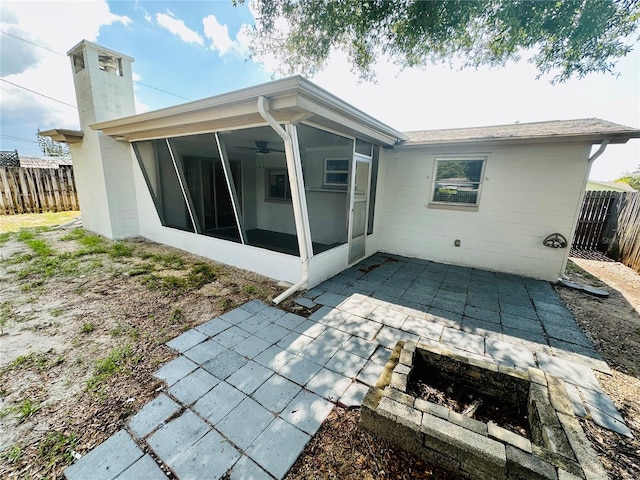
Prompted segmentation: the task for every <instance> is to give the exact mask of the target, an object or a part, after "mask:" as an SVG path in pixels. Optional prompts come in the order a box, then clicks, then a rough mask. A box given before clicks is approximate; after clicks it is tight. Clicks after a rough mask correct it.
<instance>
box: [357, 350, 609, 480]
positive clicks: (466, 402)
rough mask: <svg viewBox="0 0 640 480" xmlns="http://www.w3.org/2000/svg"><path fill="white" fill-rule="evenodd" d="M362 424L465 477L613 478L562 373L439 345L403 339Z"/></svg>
mask: <svg viewBox="0 0 640 480" xmlns="http://www.w3.org/2000/svg"><path fill="white" fill-rule="evenodd" d="M360 428H362V429H364V430H367V431H369V432H371V433H373V434H375V435H377V436H378V437H380V438H383V439H386V440H388V441H389V442H390V443H392V444H394V445H396V446H398V447H400V448H403V449H405V450H407V451H409V452H411V453H413V454H415V455H417V456H418V457H420V458H422V459H423V460H426V461H428V462H431V463H434V464H436V465H439V466H440V467H442V468H445V469H447V470H449V471H451V472H453V473H456V474H459V475H461V476H463V477H467V478H478V479H491V480H493V479H507V478H508V479H512V478H513V479H516V478H517V479H529V478H531V479H571V478H582V479H590V478H607V474H606V472H605V471H604V468H603V467H602V464H601V463H600V461H599V460H598V458H597V456H596V454H595V452H594V451H593V449H592V447H591V445H590V443H589V440H588V439H587V437H586V435H585V434H584V432H583V430H582V427H581V426H580V423H579V422H578V420H577V419H576V417H575V416H574V413H573V408H572V406H571V402H570V401H569V397H568V395H567V391H566V388H565V385H564V382H563V381H562V380H561V379H559V378H557V377H555V376H552V375H549V374H545V373H544V372H542V371H541V370H538V369H535V368H530V369H529V370H528V371H526V372H525V371H523V370H516V369H513V368H509V367H504V366H500V365H496V364H495V363H493V362H491V361H489V360H487V361H484V360H478V359H477V358H468V357H465V356H462V355H459V354H457V353H454V352H451V351H448V350H446V349H445V348H443V347H441V346H435V345H430V344H422V343H417V344H416V343H415V342H398V344H397V345H396V347H395V349H394V351H393V354H392V355H391V358H390V360H389V362H388V363H387V365H386V367H385V370H384V371H383V372H382V374H381V376H380V379H379V380H378V383H377V384H376V385H375V386H374V387H371V389H369V392H368V393H367V396H366V397H365V399H364V402H363V404H362V413H361V417H360Z"/></svg>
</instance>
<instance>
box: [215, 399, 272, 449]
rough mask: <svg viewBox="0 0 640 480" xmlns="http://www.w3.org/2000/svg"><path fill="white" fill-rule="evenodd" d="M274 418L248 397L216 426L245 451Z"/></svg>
mask: <svg viewBox="0 0 640 480" xmlns="http://www.w3.org/2000/svg"><path fill="white" fill-rule="evenodd" d="M274 418H275V416H274V415H273V414H272V413H271V412H269V411H268V410H267V409H266V408H264V407H263V406H262V405H260V404H259V403H257V402H256V401H255V400H253V399H251V398H249V397H247V398H245V399H244V400H243V401H242V402H240V404H239V405H238V406H237V407H236V408H234V409H233V410H231V412H229V414H228V415H227V416H226V417H224V419H223V420H222V421H221V422H219V423H218V424H217V425H216V429H218V430H219V431H220V432H221V433H222V434H223V435H224V436H225V437H227V438H228V439H229V440H231V441H232V442H233V443H234V444H235V445H236V446H237V447H239V448H240V449H242V450H245V449H247V448H248V447H249V445H251V443H252V442H253V441H254V440H255V439H256V438H257V437H258V435H260V434H261V433H262V431H263V430H264V429H265V428H267V426H268V425H269V424H270V423H271V422H272V421H273V419H274Z"/></svg>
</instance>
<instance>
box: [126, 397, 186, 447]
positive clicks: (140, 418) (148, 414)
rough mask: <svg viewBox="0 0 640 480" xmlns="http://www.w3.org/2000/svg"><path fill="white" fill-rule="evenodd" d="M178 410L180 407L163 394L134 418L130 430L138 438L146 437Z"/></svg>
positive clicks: (130, 422) (130, 423)
mask: <svg viewBox="0 0 640 480" xmlns="http://www.w3.org/2000/svg"><path fill="white" fill-rule="evenodd" d="M178 410H180V405H178V404H177V403H176V402H174V401H173V400H171V399H170V398H169V397H167V396H166V395H165V394H164V393H161V394H160V395H158V396H157V397H156V398H154V399H153V400H152V401H151V402H149V403H147V404H146V405H145V406H144V407H142V410H140V411H139V412H138V413H137V414H135V415H134V416H133V418H132V419H131V420H130V421H129V429H130V430H131V431H132V432H133V434H134V435H135V436H137V437H138V438H143V437H146V436H147V435H148V434H149V433H151V432H152V431H153V430H155V429H156V428H157V427H159V426H160V425H161V424H162V423H163V422H164V421H165V420H166V419H168V418H169V417H171V416H172V415H173V414H174V413H176V412H177V411H178Z"/></svg>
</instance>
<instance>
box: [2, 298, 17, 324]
mask: <svg viewBox="0 0 640 480" xmlns="http://www.w3.org/2000/svg"><path fill="white" fill-rule="evenodd" d="M13 315H14V307H13V304H12V303H11V302H10V301H9V300H5V301H4V302H2V304H1V305H0V329H1V328H4V326H5V325H6V324H7V323H9V320H11V319H12V318H13Z"/></svg>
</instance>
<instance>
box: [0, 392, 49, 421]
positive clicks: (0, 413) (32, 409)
mask: <svg viewBox="0 0 640 480" xmlns="http://www.w3.org/2000/svg"><path fill="white" fill-rule="evenodd" d="M41 408H42V406H41V405H40V404H39V403H38V402H34V401H33V400H31V399H30V398H25V399H23V400H22V401H21V402H20V403H18V404H17V405H15V406H13V407H7V408H3V409H2V410H0V418H5V417H8V416H9V415H15V418H16V420H17V421H18V423H22V422H24V421H25V420H26V419H27V418H29V417H31V416H32V415H33V414H34V413H36V412H37V411H38V410H40V409H41Z"/></svg>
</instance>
